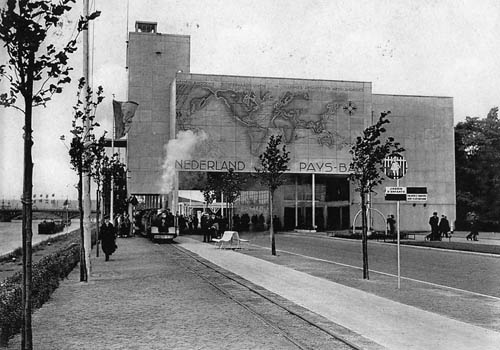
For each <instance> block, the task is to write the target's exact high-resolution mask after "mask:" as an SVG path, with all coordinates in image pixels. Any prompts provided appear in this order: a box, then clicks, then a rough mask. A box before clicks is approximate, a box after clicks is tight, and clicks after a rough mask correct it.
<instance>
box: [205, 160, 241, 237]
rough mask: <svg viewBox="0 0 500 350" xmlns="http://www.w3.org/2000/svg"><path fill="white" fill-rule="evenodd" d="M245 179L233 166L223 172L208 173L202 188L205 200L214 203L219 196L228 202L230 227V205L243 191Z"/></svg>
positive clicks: (230, 225) (231, 224)
mask: <svg viewBox="0 0 500 350" xmlns="http://www.w3.org/2000/svg"><path fill="white" fill-rule="evenodd" d="M244 183H245V180H244V179H243V178H242V176H241V175H240V174H239V173H237V172H235V171H234V169H233V168H229V169H228V171H227V172H223V173H208V174H207V180H206V182H205V186H204V188H203V189H202V190H201V192H202V193H203V197H204V198H205V202H207V204H210V203H213V201H214V200H216V199H217V198H221V200H222V197H223V198H224V201H225V202H226V213H227V215H228V217H229V227H230V228H231V229H232V228H233V218H232V212H231V213H230V210H229V208H230V206H231V204H232V203H234V202H235V201H236V199H238V197H239V196H240V193H241V188H242V185H243V184H244Z"/></svg>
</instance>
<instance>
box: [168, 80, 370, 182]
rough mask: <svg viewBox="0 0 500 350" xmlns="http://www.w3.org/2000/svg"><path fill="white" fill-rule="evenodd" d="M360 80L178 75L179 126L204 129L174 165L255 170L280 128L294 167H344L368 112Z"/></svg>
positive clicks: (313, 169)
mask: <svg viewBox="0 0 500 350" xmlns="http://www.w3.org/2000/svg"><path fill="white" fill-rule="evenodd" d="M340 83H341V82H340ZM360 85H361V87H358V88H353V87H352V84H351V85H349V86H346V87H342V86H338V84H336V85H334V86H326V85H325V86H316V87H315V86H311V84H309V86H308V85H307V84H302V85H300V86H299V85H290V84H288V85H285V84H278V85H277V86H276V85H275V86H270V85H265V84H251V83H238V82H221V81H218V82H217V81H213V82H211V81H196V80H178V81H177V85H176V128H177V131H186V130H191V131H193V132H195V133H199V132H203V133H204V135H206V137H204V139H203V141H202V144H201V145H198V147H197V150H196V153H195V154H194V155H193V157H192V158H193V159H192V160H187V162H188V163H186V164H188V165H187V166H183V164H182V163H179V167H180V169H179V170H193V171H194V170H216V171H224V170H227V169H224V168H227V167H233V168H235V169H236V170H238V171H253V169H254V167H255V166H258V165H259V159H258V157H259V155H260V154H261V153H262V152H263V151H264V150H265V147H266V145H267V142H268V140H269V137H270V136H271V135H273V134H274V135H278V134H280V135H282V136H283V141H284V143H285V144H286V148H287V150H288V151H290V156H291V162H290V165H289V167H290V169H291V171H292V172H307V173H312V172H316V173H344V172H347V169H346V164H348V163H349V161H350V155H349V148H350V145H351V142H352V141H353V140H354V139H355V137H356V136H357V135H359V133H360V132H361V131H362V129H363V128H364V120H365V119H366V113H365V100H364V90H363V85H362V83H360ZM370 93H371V92H370ZM193 161H194V163H193ZM199 162H202V163H201V165H200V163H199ZM215 162H216V163H215ZM193 164H194V166H193Z"/></svg>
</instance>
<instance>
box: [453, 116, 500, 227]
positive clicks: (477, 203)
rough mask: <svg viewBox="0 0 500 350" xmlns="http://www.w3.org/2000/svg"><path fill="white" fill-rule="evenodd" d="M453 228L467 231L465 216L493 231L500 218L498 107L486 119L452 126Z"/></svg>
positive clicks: (499, 129)
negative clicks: (455, 200) (453, 149)
mask: <svg viewBox="0 0 500 350" xmlns="http://www.w3.org/2000/svg"><path fill="white" fill-rule="evenodd" d="M455 169H456V188H457V228H461V229H468V228H469V226H468V223H467V213H470V212H474V213H476V214H477V215H478V216H479V217H480V218H481V224H482V225H483V227H482V228H483V229H488V230H497V229H498V227H499V221H498V220H499V219H498V218H499V217H500V121H499V119H498V107H494V108H491V110H490V111H489V113H488V115H487V116H486V118H483V119H479V118H477V117H474V118H472V117H467V118H466V119H465V121H464V122H460V123H458V124H457V125H456V126H455Z"/></svg>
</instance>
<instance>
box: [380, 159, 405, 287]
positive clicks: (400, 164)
mask: <svg viewBox="0 0 500 350" xmlns="http://www.w3.org/2000/svg"><path fill="white" fill-rule="evenodd" d="M384 169H385V174H386V175H387V176H388V177H389V178H391V179H396V188H397V191H396V192H398V193H399V194H397V195H395V196H394V197H393V199H396V201H397V202H396V216H397V220H396V225H397V250H398V289H401V230H400V225H401V219H400V217H399V216H400V214H401V211H400V201H401V198H400V197H401V196H403V197H404V199H406V188H404V190H403V189H402V188H400V187H399V179H400V178H402V177H403V176H405V175H406V172H407V170H408V168H407V163H406V160H405V159H404V157H403V156H401V155H399V154H395V155H392V156H390V157H387V158H385V159H384ZM403 192H404V195H403ZM389 197H390V196H389ZM386 198H388V197H387V191H386Z"/></svg>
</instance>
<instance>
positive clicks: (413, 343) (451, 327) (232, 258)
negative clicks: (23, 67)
mask: <svg viewBox="0 0 500 350" xmlns="http://www.w3.org/2000/svg"><path fill="white" fill-rule="evenodd" d="M178 241H179V242H180V243H181V244H182V246H183V247H184V248H186V249H188V250H190V251H192V252H194V253H196V254H198V255H200V256H201V257H203V258H205V259H207V260H209V261H211V262H213V263H215V264H216V265H219V266H220V267H222V268H224V269H226V270H228V271H231V272H233V273H235V274H237V275H239V276H241V277H242V278H244V279H246V280H248V281H250V282H252V283H255V284H257V285H259V286H262V287H263V288H265V289H267V290H269V291H271V292H273V293H276V294H278V295H281V296H283V297H284V298H286V299H288V300H290V301H292V302H294V303H296V304H298V305H301V306H303V307H305V308H307V309H309V310H311V311H313V312H316V313H317V314H320V315H322V316H324V317H326V318H327V319H329V320H331V321H333V322H335V323H337V324H340V325H342V326H344V327H347V328H349V329H351V330H352V331H354V332H356V333H358V334H361V335H363V336H364V337H367V338H369V339H371V340H373V341H375V342H376V343H378V344H380V345H382V346H385V347H387V348H388V349H394V350H401V349H422V350H428V349H444V350H446V349H450V350H462V349H463V350H466V349H467V350H469V349H482V350H486V349H491V350H493V349H494V350H497V349H498V344H500V333H498V332H495V331H492V330H488V329H485V328H482V327H478V326H475V325H471V324H468V323H465V322H461V321H457V320H453V319H450V318H447V317H445V316H441V315H437V314H434V313H431V312H428V311H424V310H420V309H418V308H416V307H413V306H408V305H404V304H401V303H398V302H395V301H391V300H388V299H385V298H382V297H379V296H376V295H373V294H369V293H367V292H363V291H360V290H357V289H355V288H351V287H347V286H344V285H341V284H338V283H335V282H331V281H328V280H326V279H323V278H319V277H314V276H311V275H308V274H306V273H304V272H300V271H296V270H293V269H291V268H288V267H285V266H281V265H277V264H273V263H272V262H268V261H264V260H261V259H258V258H254V257H251V256H248V255H245V254H240V253H237V252H233V251H228V250H220V249H216V248H215V247H214V246H212V245H209V244H201V243H199V242H195V241H193V240H190V239H187V238H181V239H178ZM277 259H279V257H277Z"/></svg>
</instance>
